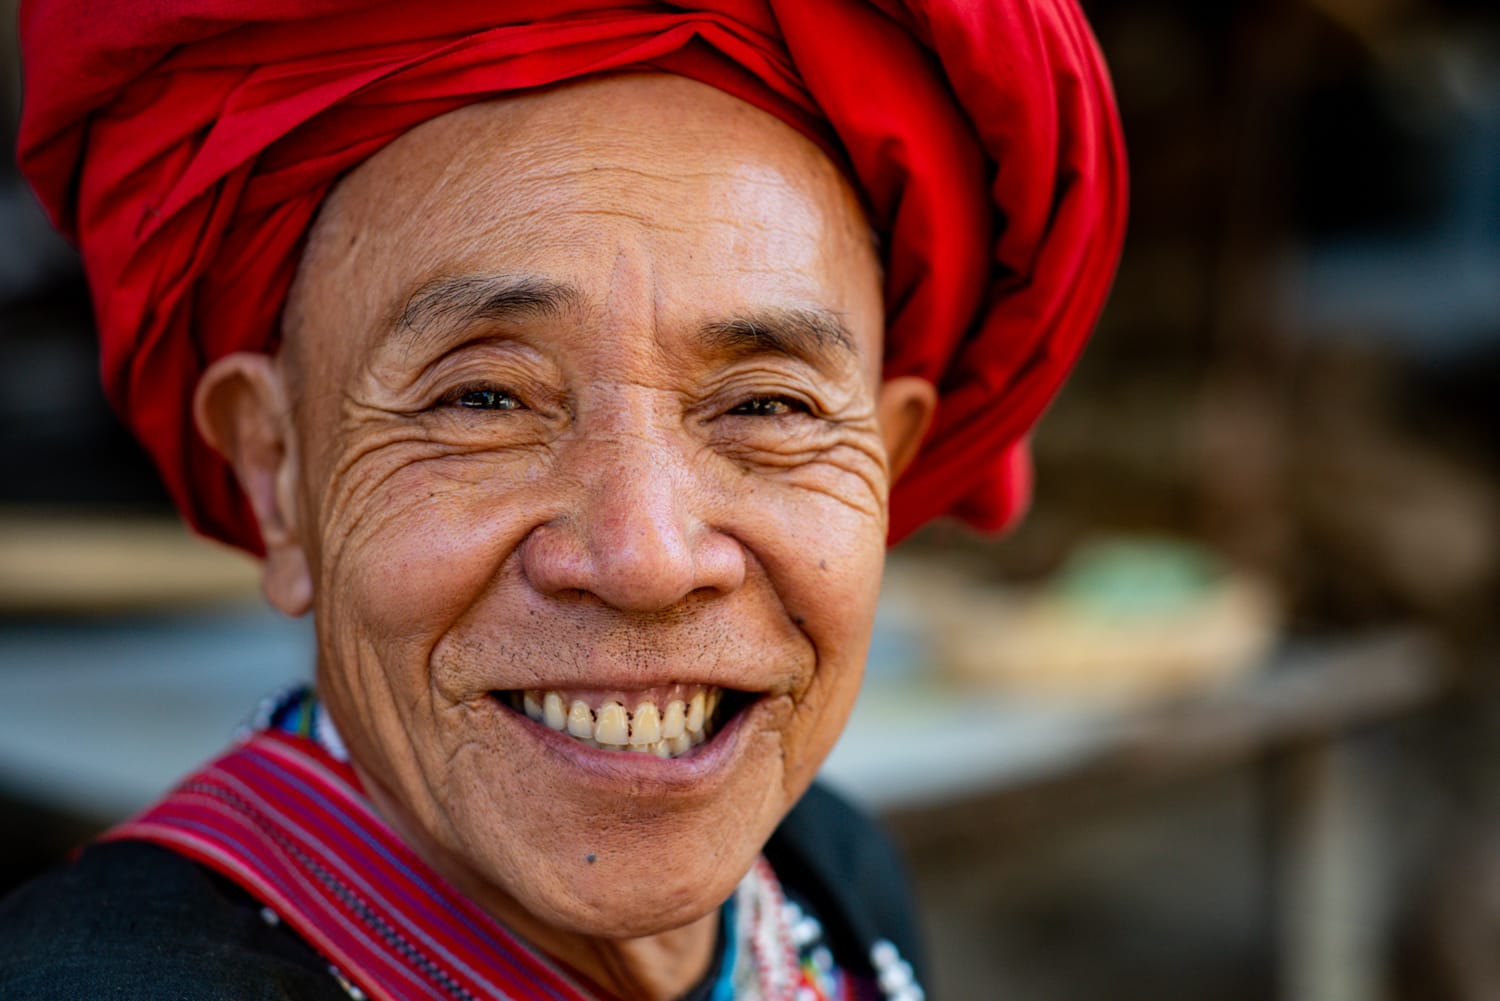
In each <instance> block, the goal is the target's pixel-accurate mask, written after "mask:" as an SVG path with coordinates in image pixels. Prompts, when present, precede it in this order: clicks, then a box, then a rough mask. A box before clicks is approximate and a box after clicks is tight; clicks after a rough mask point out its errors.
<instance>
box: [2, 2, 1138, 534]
mask: <svg viewBox="0 0 1500 1001" xmlns="http://www.w3.org/2000/svg"><path fill="white" fill-rule="evenodd" d="M21 42H22V51H23V55H24V64H25V75H26V94H27V104H26V109H25V114H24V117H23V120H22V124H21V138H20V161H21V165H22V168H23V169H24V170H25V172H26V174H27V175H28V176H29V178H30V179H31V181H32V183H33V185H35V187H36V190H37V192H38V193H39V195H40V196H41V199H42V201H43V203H44V204H45V206H46V207H47V210H48V211H49V212H50V213H51V216H52V219H53V221H54V222H55V223H56V225H57V226H58V227H59V228H60V229H62V230H63V232H65V233H67V234H68V235H69V236H71V237H72V238H73V239H74V240H76V242H77V243H78V245H79V247H80V248H81V249H82V252H83V258H84V263H85V266H86V269H87V271H88V276H89V282H90V285H91V288H92V291H93V297H94V303H95V307H96V309H97V312H98V319H99V327H100V337H101V342H102V347H103V363H102V364H103V375H104V382H105V387H106V389H107V391H108V393H109V395H110V397H111V398H112V399H113V401H114V403H115V405H116V406H117V407H118V408H119V410H120V412H121V413H122V414H123V415H124V417H125V419H126V420H127V421H128V423H129V424H130V425H131V427H132V428H133V429H134V430H135V433H136V434H137V435H138V436H139V437H140V439H141V440H142V441H143V442H144V443H145V445H146V447H147V448H148V449H149V450H150V451H151V453H152V455H153V456H154V457H155V459H156V461H157V463H158V465H159V466H160V467H161V470H162V473H163V475H164V476H165V478H166V481H167V484H168V487H169V488H170V490H171V492H172V495H173V496H174V497H175V499H176V501H177V503H178V505H179V506H180V507H181V508H182V510H183V511H184V512H185V513H186V514H187V515H188V517H189V518H190V519H191V520H192V522H193V523H194V525H195V526H196V527H197V528H198V529H199V530H201V531H203V532H205V533H207V534H209V535H212V536H216V537H218V538H221V539H225V540H227V541H230V542H233V543H236V544H238V545H241V546H244V547H246V548H252V549H254V548H257V547H258V543H259V538H258V535H257V532H256V529H255V523H254V520H253V518H252V516H251V514H250V511H249V507H248V505H247V504H246V502H245V500H244V498H243V497H242V496H241V494H240V492H239V488H238V486H237V484H236V483H235V480H234V476H233V473H232V472H231V470H230V469H229V467H228V466H227V465H226V464H225V463H224V462H223V461H222V460H221V459H220V458H219V457H218V456H217V455H215V454H214V453H213V452H212V451H211V450H210V449H209V447H208V446H207V444H205V443H204V442H203V440H202V439H201V438H199V437H198V435H197V434H196V432H195V431H194V429H193V426H192V419H191V415H190V401H191V399H192V393H193V387H194V385H195V384H196V382H197V379H198V376H199V374H200V373H201V372H202V371H203V369H204V368H205V366H206V365H207V364H208V363H209V362H211V361H212V360H213V359H215V358H218V357H220V356H222V355H225V354H228V353H230V352H233V351H238V350H267V349H270V348H272V347H274V345H275V342H276V339H277V334H278V327H279V317H280V313H281V309H282V305H283V303H284V301H285V298H286V293H287V288H288V286H289V284H290V282H291V279H292V275H293V273H294V271H295V270H296V267H297V261H298V258H299V255H300V252H301V247H302V241H303V239H304V237H305V235H306V233H307V230H308V227H309V226H310V224H311V222H312V220H313V216H314V214H315V213H316V211H317V209H318V205H319V203H320V202H321V201H322V199H323V196H324V195H325V194H326V193H327V192H328V190H329V188H330V187H331V186H332V185H333V184H334V183H335V182H336V181H337V180H338V179H339V177H340V176H341V175H342V174H343V173H344V172H345V171H348V170H349V169H350V168H352V167H353V166H355V165H356V164H358V163H360V162H361V161H362V160H364V159H365V158H367V157H369V156H370V155H372V154H373V153H375V152H376V151H377V150H379V149H380V148H381V147H382V146H384V145H385V144H386V143H388V142H390V141H391V140H393V139H395V138H396V137H397V136H399V135H401V134H402V133H403V132H404V131H405V130H407V129H410V128H412V127H413V126H415V125H417V124H418V123H420V122H423V121H425V120H427V119H429V118H433V117H435V116H437V115H441V114H443V113H444V112H447V111H450V110H452V109H454V108H457V107H460V106H461V105H464V104H467V103H470V102H474V101H482V100H486V99H490V98H494V97H496V96H498V95H502V94H505V93H509V92H512V91H516V90H520V89H522V88H528V87H539V86H544V85H547V84H553V83H557V82H559V81H563V80H569V79H572V78H575V77H580V76H584V75H587V74H594V73H605V72H610V71H617V70H624V69H654V70H660V71H667V72H671V73H678V74H681V75H683V76H687V77H692V78H693V79H696V80H699V81H702V82H704V83H708V84H711V85H713V86H715V87H718V88H720V89H722V90H725V91H727V92H729V93H731V94H734V95H736V96H738V97H740V98H741V99H743V100H745V101H748V102H750V103H751V104H754V105H756V106H758V107H760V108H763V109H765V110H766V111H769V112H770V113H772V114H774V115H777V116H779V117H780V118H782V119H783V120H784V121H786V122H788V123H789V124H791V125H793V126H794V127H796V128H797V129H799V130H801V131H802V132H804V133H805V134H807V135H808V136H810V137H812V138H813V139H814V140H815V141H817V142H819V143H820V144H821V145H822V146H823V147H824V149H826V150H828V151H829V152H830V153H831V154H832V155H833V156H834V157H835V158H836V159H837V160H838V161H839V162H841V163H842V164H843V165H844V167H845V169H846V171H847V172H848V173H849V175H850V177H851V178H852V179H853V181H854V182H855V184H856V186H857V187H858V188H860V189H861V191H862V192H863V194H864V197H865V200H866V203H867V205H868V207H869V210H870V212H871V213H872V216H873V218H872V222H873V223H874V225H875V227H876V228H877V229H878V230H879V231H880V233H881V234H882V237H883V239H884V240H885V246H886V248H887V249H886V261H885V264H886V309H887V338H886V358H885V371H886V373H887V375H900V374H915V375H920V376H923V377H925V378H927V379H929V380H931V381H932V382H934V383H935V384H936V385H937V386H938V388H939V390H940V395H941V402H940V405H939V409H938V413H937V418H936V422H935V424H934V427H933V428H932V431H931V432H930V434H929V436H928V440H927V442H926V443H925V445H924V447H923V450H922V452H921V454H920V455H919V456H918V458H917V460H916V462H915V463H914V465H913V467H912V468H911V469H910V470H909V471H908V472H907V474H906V476H905V477H904V478H903V479H902V480H901V482H900V483H898V484H897V486H896V489H895V494H894V497H893V510H892V525H891V535H892V538H893V539H898V538H900V537H901V536H903V535H905V534H906V533H907V532H909V531H911V530H912V529H913V528H915V527H916V526H917V525H919V524H921V523H922V522H923V521H925V520H927V519H928V518H931V517H933V516H934V515H938V514H942V513H945V512H947V513H952V514H956V515H959V516H960V517H963V518H965V519H967V520H968V521H970V522H971V523H973V524H976V525H978V526H980V527H984V528H998V527H1002V526H1003V525H1005V524H1007V523H1008V522H1009V521H1010V520H1012V519H1013V518H1014V517H1015V516H1016V515H1017V514H1018V513H1019V512H1020V511H1021V510H1022V508H1024V506H1025V503H1026V497H1027V494H1028V473H1029V464H1028V459H1027V454H1026V446H1025V438H1026V434H1027V432H1028V431H1029V429H1030V428H1031V426H1032V424H1033V423H1034V422H1035V421H1036V419H1037V417H1038V416H1039V415H1040V414H1041V412H1042V410H1043V408H1044V407H1045V406H1046V404H1047V402H1048V401H1049V400H1050V399H1051V397H1052V396H1053V394H1054V393H1055V392H1056V391H1057V389H1058V387H1059V385H1060V384H1061V383H1062V380H1063V378H1064V376H1065V375H1066V373H1067V370H1068V369H1069V367H1070V366H1071V365H1072V363H1073V360H1074V358H1075V357H1076V356H1077V353H1078V351H1079V349H1080V348H1081V347H1082V344H1083V341H1084V339H1085V338H1086V336H1087V334H1088V332H1089V330H1090V328H1091V327H1092V326H1093V323H1094V321H1095V319H1096V317H1097V315H1098V312H1099V309H1100V307H1101V306H1102V303H1103V300H1104V297H1105V295H1106V293H1107V290H1108V286H1109V283H1110V280H1111V278H1112V276H1113V272H1114V267H1115V263H1116V260H1117V258H1118V255H1119V251H1120V244H1121V241H1122V238H1123V230H1124V217H1125V200H1126V196H1125V165H1124V155H1123V150H1122V146H1121V141H1120V135H1119V126H1118V122H1117V120H1116V116H1115V109H1114V103H1113V97H1112V95H1111V92H1110V86H1109V81H1108V78H1107V75H1106V72H1105V69H1104V65H1103V63H1102V61H1101V59H1100V56H1099V53H1098V51H1097V49H1096V47H1095V44H1094V40H1093V38H1092V37H1091V35H1090V34H1089V30H1088V27H1087V25H1086V24H1085V23H1084V20H1083V16H1082V15H1081V14H1080V13H1079V11H1078V9H1077V8H1076V7H1075V6H1074V3H1073V0H695V2H686V3H646V2H635V3H632V2H628V0H512V2H508V3H495V2H494V0H441V2H438V3H418V4H412V3H406V2H398V3H387V4H376V3H370V2H369V0H151V2H140V3H121V4H117V5H115V7H114V9H112V10H111V11H109V12H108V13H107V14H106V13H101V11H100V10H99V8H98V5H97V4H95V3H91V2H89V0H26V2H23V3H22V6H21Z"/></svg>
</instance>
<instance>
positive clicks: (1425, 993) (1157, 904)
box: [0, 0, 1500, 1001]
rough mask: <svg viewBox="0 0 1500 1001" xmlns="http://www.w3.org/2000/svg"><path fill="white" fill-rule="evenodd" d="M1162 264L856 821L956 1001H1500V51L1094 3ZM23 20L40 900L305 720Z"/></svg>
mask: <svg viewBox="0 0 1500 1001" xmlns="http://www.w3.org/2000/svg"><path fill="white" fill-rule="evenodd" d="M1084 6H1085V8H1086V9H1087V10H1088V11H1089V13H1090V14H1091V16H1092V18H1093V20H1094V23H1095V26H1096V29H1097V31H1098V34H1099V36H1100V39H1101V42H1102V44H1103V47H1104V49H1105V51H1106V53H1107V55H1108V56H1109V58H1110V61H1111V64H1112V66H1113V70H1114V74H1115V81H1116V87H1117V90H1118V94H1119V98H1120V103H1121V106H1122V110H1123V114H1124V119H1125V125H1126V131H1127V137H1128V140H1129V143H1130V146H1131V164H1132V172H1133V175H1134V199H1133V221H1132V230H1131V236H1130V241H1129V244H1128V246H1127V250H1126V255H1125V260H1124V263H1123V266H1122V269H1121V272H1120V276H1119V280H1118V283H1117V285H1116V289H1115V293H1114V297H1113V300H1112V302H1111V304H1110V306H1109V308H1108V310H1107V312H1106V314H1105V318H1104V321H1103V323H1102V325H1101V327H1100V330H1099V333H1098V335H1097V337H1096V339H1095V342H1094V345H1093V346H1092V348H1091V350H1090V353H1089V354H1088V355H1087V356H1086V357H1085V360H1084V363H1083V365H1082V367H1081V368H1080V369H1079V371H1078V373H1077V374H1076V376H1075V377H1074V378H1073V380H1072V381H1071V382H1070V384H1069V386H1068V387H1067V389H1066V391H1065V392H1064V393H1063V395H1062V397H1061V399H1060V400H1059V402H1058V403H1057V405H1056V406H1055V408H1054V409H1053V411H1052V413H1051V414H1050V415H1049V416H1048V417H1047V419H1046V420H1045V422H1044V423H1043V425H1042V427H1041V430H1040V432H1039V434H1038V436H1037V439H1036V443H1035V444H1036V457H1037V464H1038V490H1037V498H1036V503H1035V506H1034V510H1033V513H1032V514H1031V516H1030V518H1029V520H1028V521H1027V522H1026V523H1025V525H1024V526H1023V527H1022V528H1021V529H1020V530H1019V531H1018V532H1016V533H1015V534H1013V535H1012V536H1010V537H1008V538H1006V539H1002V540H986V539H980V538H976V537H974V536H973V535H970V534H967V533H965V532H964V531H962V530H960V529H957V528H955V527H952V526H941V525H939V526H934V527H932V528H930V529H928V530H926V531H924V532H923V533H922V534H920V535H919V536H918V537H916V538H914V539H913V540H911V541H910V542H908V543H907V544H905V545H903V546H902V547H901V548H900V549H899V550H898V551H897V552H896V553H894V554H893V557H892V564H891V568H890V571H889V576H888V583H887V589H886V593H885V597H884V599H883V603H882V608H881V615H880V621H879V626H878V629H877V636H876V643H875V648H874V652H873V653H872V658H871V664H870V681H869V684H868V685H867V688H866V690H865V693H864V694H863V695H862V697H861V702H860V705H859V707H858V708H857V710H856V714H855V718H854V721H853V723H852V724H851V727H850V730H849V732H848V734H847V735H846V737H845V739H844V741H843V742H842V743H841V744H840V746H839V748H838V750H837V751H836V752H835V754H834V757H833V758H832V759H831V760H830V762H829V765H828V767H827V769H826V776H827V778H828V779H829V781H831V782H834V783H836V784H838V785H840V786H842V787H843V788H844V789H846V790H847V791H849V792H850V793H851V794H852V795H854V796H856V797H858V798H860V799H862V800H863V801H864V802H865V803H867V804H868V805H869V806H870V807H871V808H872V809H874V810H876V811H878V812H879V813H881V814H882V815H883V816H884V818H885V819H886V821H887V822H888V824H889V825H890V827H891V829H892V831H893V832H894V833H895V835H896V836H897V838H898V840H899V841H900V842H901V843H902V844H903V845H904V846H905V848H906V849H907V852H908V855H909V858H910V860H911V867H912V871H913V874H914V876H915V877H916V882H917V886H918V889H919V892H920V894H921V897H922V903H923V907H924V911H925V913H926V917H927V923H928V933H929V944H930V949H931V952H932V958H933V961H934V966H935V978H934V987H935V992H934V993H935V995H936V996H938V997H941V998H947V999H988V998H1002V997H1024V998H1027V999H1030V1001H1082V999H1091V1001H1096V999H1100V998H1105V999H1110V1001H1121V999H1136V998H1139V999H1147V998H1149V999H1151V1001H1177V999H1182V1001H1187V999H1193V1001H1199V999H1204V998H1213V999H1216V1001H1236V999H1242V998H1243V999H1268V998H1279V999H1298V1001H1304V999H1305V1001H1377V999H1380V1001H1404V999H1420V1001H1450V999H1451V1001H1477V999H1493V998H1496V997H1500V726H1497V724H1500V677H1497V673H1496V670H1495V668H1496V653H1497V645H1496V639H1497V636H1496V629H1495V615H1494V613H1493V609H1494V608H1495V603H1496V601H1495V599H1496V590H1497V569H1500V534H1497V533H1500V521H1497V517H1496V514H1497V504H1500V493H1497V492H1500V463H1497V457H1500V407H1497V406H1495V405H1494V404H1493V397H1495V396H1496V395H1497V393H1500V380H1497V375H1500V9H1497V7H1496V5H1495V4H1494V3H1493V0H1484V2H1481V0H1472V2H1460V0H1443V2H1439V0H1425V2H1418V0H1260V2H1256V3H1247V2H1235V0H1227V2H1221V3H1214V4H1204V3H1197V2H1189V0H1131V2H1129V3H1127V2H1124V0H1086V2H1085V3H1084ZM14 13H15V0H0V136H3V140H0V142H3V145H4V152H5V154H6V155H5V156H3V157H0V818H3V823H0V891H3V890H4V889H5V888H7V887H9V886H12V885H14V884H16V883H17V882H19V881H20V880H23V879H25V878H26V877H27V876H29V875H31V874H33V873H35V872H36V871H38V870H39V869H40V868H42V867H44V866H46V865H48V864H51V863H52V862H54V861H55V860H57V859H59V858H61V857H62V856H63V855H64V854H65V853H66V852H67V850H68V849H69V848H70V847H71V846H73V845H74V844H76V843H78V842H79V841H80V840H82V839H85V838H87V837H88V836H89V835H90V834H91V833H93V832H96V831H98V830H100V829H101V828H102V827H103V826H105V825H107V824H109V823H110V822H112V821H114V820H117V819H119V818H121V817H122V816H124V815H126V814H128V813H129V812H131V811H132V810H134V809H137V808H139V807H140V806H142V805H144V804H145V803H146V802H148V801H149V800H150V799H151V798H152V797H154V796H155V795H157V794H158V793H160V792H161V791H162V790H163V789H165V788H166V787H167V786H168V785H170V783H171V782H172V780H173V779H174V778H175V777H176V776H178V775H180V774H181V773H182V772H184V771H185V770H187V769H188V768H190V767H191V766H192V765H193V764H195V763H196V762H197V761H199V760H201V759H202V758H204V757H206V756H207V755H209V754H211V753H213V752H214V751H215V750H217V749H218V748H220V747H222V746H223V744H224V743H225V741H226V739H227V738H228V737H229V735H230V733H231V732H232V730H233V728H234V727H235V725H236V724H237V722H239V721H240V720H242V719H244V718H245V717H247V716H248V714H249V712H250V711H251V710H252V709H253V707H254V705H255V703H256V701H257V700H258V698H259V697H261V696H262V695H265V694H267V693H268V692H270V691H273V690H275V689H276V688H277V687H278V686H281V685H283V684H286V683H288V682H292V681H295V680H297V679H299V678H303V677H306V676H307V674H308V671H309V669H310V653H309V646H310V633H309V629H308V626H307V624H306V623H300V622H286V621H283V620H280V619H278V618H276V617H275V616H273V615H271V614H270V613H269V612H267V611H265V610H263V608H262V607H261V605H260V603H259V602H258V599H257V597H256V591H255V572H254V568H253V566H251V565H250V563H249V562H248V561H247V560H246V559H244V558H243V557H240V556H238V555H236V554H234V553H230V552H228V551H225V550H222V549H220V548H218V547H215V546H212V545H210V544H208V543H203V542H199V541H195V540H193V539H191V538H189V537H188V536H187V534H186V533H185V532H184V531H183V530H182V529H181V528H179V527H178V525H177V522H176V520H175V518H174V515H173V513H172V511H171V510H170V508H169V506H168V504H167V502H166V500H165V497H164V495H163V493H162V490H161V489H160V487H159V486H158V485H157V483H156V480H155V477H154V474H153V472H152V470H151V469H150V467H149V464H148V463H147V461H146V460H145V459H144V457H143V455H142V454H141V452H140V451H139V449H138V448H137V447H136V446H135V445H134V444H133V442H132V441H131V440H130V438H129V437H128V436H127V435H126V434H125V433H124V432H123V431H122V430H121V429H120V427H119V425H118V424H117V422H116V421H115V419H114V417H113V415H112V414H111V412H110V410H109V408H108V406H107V404H106V403H105V402H104V400H103V398H102V395H101V393H100V391H99V388H98V381H97V376H96V373H95V355H96V348H95V344H94V339H93V333H92V321H91V315H90V306H89V302H88V297H87V292H86V289H85V286H84V282H83V280H82V277H81V275H80V273H79V270H78V265H77V263H76V260H75V258H74V256H73V254H72V253H71V251H70V250H69V248H68V247H67V246H66V245H65V244H64V243H63V242H62V241H61V240H60V239H58V238H57V237H55V236H54V235H53V234H52V233H51V232H50V230H49V229H48V227H47V225H46V223H45V221H44V220H43V219H42V217H41V215H40V212H39V211H38V209H37V208H36V206H35V204H34V202H33V200H32V198H31V196H30V193H29V191H28V190H27V189H26V187H25V186H24V184H23V182H22V181H21V179H20V177H19V175H18V172H17V171H16V169H15V168H14V166H13V162H12V161H13V152H14V134H15V126H16V122H17V117H18V107H19V101H20V83H19V71H18V67H17V58H16V44H15V17H14Z"/></svg>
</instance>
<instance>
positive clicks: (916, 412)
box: [875, 375, 937, 483]
mask: <svg viewBox="0 0 1500 1001" xmlns="http://www.w3.org/2000/svg"><path fill="white" fill-rule="evenodd" d="M936 412H937V387H935V386H934V385H933V384H932V383H930V382H928V381H927V380H926V379H923V378H920V377H918V376H915V375H902V376H897V377H896V378H894V379H887V380H886V381H885V382H883V383H881V384H880V392H879V396H878V398H877V400H876V403H875V415H876V419H877V420H879V422H880V436H881V438H883V439H884V441H885V454H886V461H887V462H888V463H889V464H890V470H891V482H892V483H895V482H896V481H897V480H898V479H900V478H901V474H902V473H904V472H905V471H906V468H907V467H908V466H910V465H911V461H912V460H913V459H915V458H916V457H917V449H918V448H919V447H920V446H921V444H922V439H923V437H925V436H926V434H927V428H928V427H929V426H930V425H931V424H932V416H933V414H934V413H936Z"/></svg>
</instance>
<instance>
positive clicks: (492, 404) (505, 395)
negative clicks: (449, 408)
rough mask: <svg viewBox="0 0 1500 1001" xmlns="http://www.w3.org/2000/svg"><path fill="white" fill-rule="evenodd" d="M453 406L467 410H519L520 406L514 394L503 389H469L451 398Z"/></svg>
mask: <svg viewBox="0 0 1500 1001" xmlns="http://www.w3.org/2000/svg"><path fill="white" fill-rule="evenodd" d="M453 403H454V405H455V406H460V407H464V408H467V409H469V410H520V409H522V404H521V401H520V400H519V399H517V398H516V396H515V394H514V393H511V392H510V391H508V390H504V389H469V390H464V391H463V392H461V393H459V394H458V395H456V396H455V397H453Z"/></svg>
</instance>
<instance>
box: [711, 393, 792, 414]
mask: <svg viewBox="0 0 1500 1001" xmlns="http://www.w3.org/2000/svg"><path fill="white" fill-rule="evenodd" d="M806 411H807V407H806V406H805V405H803V404H802V403H799V402H798V401H796V400H790V399H787V398H786V397H785V396H757V397H755V398H754V399H751V400H746V401H745V402H744V403H741V404H739V405H737V406H735V407H734V408H733V409H731V410H730V411H729V412H730V413H731V414H734V415H736V416H740V417H784V416H786V415H787V414H793V413H805V412H806Z"/></svg>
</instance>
